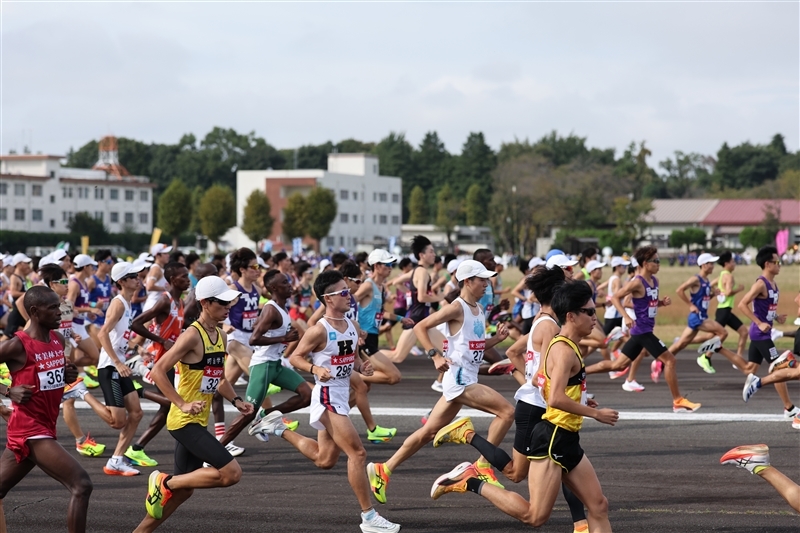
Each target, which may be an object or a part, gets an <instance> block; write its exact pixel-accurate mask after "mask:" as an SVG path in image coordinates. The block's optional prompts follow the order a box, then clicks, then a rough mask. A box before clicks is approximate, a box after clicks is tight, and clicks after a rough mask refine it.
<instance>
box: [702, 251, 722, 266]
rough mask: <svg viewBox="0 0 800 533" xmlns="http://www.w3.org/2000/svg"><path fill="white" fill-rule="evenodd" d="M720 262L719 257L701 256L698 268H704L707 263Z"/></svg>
mask: <svg viewBox="0 0 800 533" xmlns="http://www.w3.org/2000/svg"><path fill="white" fill-rule="evenodd" d="M718 260H719V256H718V255H712V254H700V257H698V258H697V266H703V265H705V264H706V263H716V262H717V261H718Z"/></svg>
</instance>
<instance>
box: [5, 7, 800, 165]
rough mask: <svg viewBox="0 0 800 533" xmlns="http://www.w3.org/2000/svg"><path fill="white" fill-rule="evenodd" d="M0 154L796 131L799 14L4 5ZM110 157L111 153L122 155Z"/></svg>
mask: <svg viewBox="0 0 800 533" xmlns="http://www.w3.org/2000/svg"><path fill="white" fill-rule="evenodd" d="M0 15H2V80H1V81H2V102H0V103H1V104H2V146H0V151H2V153H7V152H8V150H9V149H17V150H21V148H22V146H23V145H24V144H28V143H31V144H32V147H33V149H34V150H35V151H42V152H46V153H56V154H64V153H66V152H67V150H68V149H69V148H70V147H75V148H77V147H79V146H81V145H83V144H84V143H85V142H87V141H88V140H90V139H97V138H99V137H101V136H103V135H105V134H107V133H113V134H115V135H117V136H120V137H122V136H124V137H131V138H135V139H140V140H142V141H146V142H165V143H174V142H177V140H178V139H179V138H180V136H181V135H182V134H184V133H194V134H196V135H198V136H202V135H204V134H205V133H206V132H208V131H209V130H210V129H211V128H212V127H213V126H222V127H231V128H234V129H236V130H239V131H242V132H247V131H252V130H255V132H256V133H257V134H258V135H260V136H263V137H265V138H266V139H267V141H268V142H270V143H271V144H273V145H275V146H277V147H279V148H289V147H294V146H298V145H301V144H308V143H322V142H324V141H327V140H333V141H338V140H341V139H345V138H349V137H354V138H356V139H361V140H371V141H377V140H379V139H381V138H382V137H384V136H385V135H386V134H387V133H388V132H389V131H401V132H405V133H406V136H407V138H408V139H409V140H410V141H411V142H413V143H415V144H417V143H419V141H420V140H421V139H422V137H423V135H424V134H425V132H427V131H430V130H436V131H438V132H439V135H440V136H441V137H442V139H443V140H444V142H445V144H446V146H447V148H448V149H449V150H450V151H451V152H460V150H461V145H462V143H463V142H464V140H465V139H466V136H467V135H468V133H469V132H471V131H482V132H484V134H485V135H486V138H487V141H488V142H489V143H490V144H491V145H492V146H494V147H495V148H498V147H499V146H500V144H501V143H502V142H505V141H511V140H513V139H514V138H515V137H517V138H520V139H524V138H526V137H527V138H530V139H531V140H534V139H537V138H539V137H541V136H542V135H544V134H546V133H548V132H549V131H551V130H554V129H555V130H558V131H559V132H560V133H562V134H567V133H570V132H574V133H576V134H578V135H581V136H585V137H588V144H589V145H590V146H597V147H601V148H606V147H615V148H617V150H618V152H617V153H618V154H619V153H620V151H621V150H622V149H623V148H624V147H625V146H626V145H627V144H628V143H630V142H631V141H633V140H636V141H641V140H646V141H647V144H648V146H649V147H650V148H651V150H652V151H653V154H654V156H653V158H652V159H651V160H650V164H651V165H654V166H655V165H656V163H657V161H659V160H661V159H663V158H664V157H666V156H668V155H670V154H671V153H672V152H673V151H674V150H682V151H686V152H690V151H694V152H701V153H705V154H713V153H716V151H717V150H718V149H719V147H720V145H721V144H722V142H724V141H727V142H729V143H731V144H738V143H740V142H743V141H747V140H749V141H751V142H754V143H766V142H769V139H770V138H771V137H772V135H774V134H775V133H777V132H780V133H782V134H783V135H785V136H786V139H787V144H788V145H789V148H790V149H792V150H797V149H798V143H799V142H800V134H799V133H798V128H800V106H799V105H798V99H799V98H798V92H799V91H800V87H799V84H798V78H800V67H799V65H800V51H799V50H800V38H799V37H798V35H799V31H798V27H799V26H800V7H799V5H798V3H797V2H784V3H767V2H760V3H527V4H522V3H300V2H297V3H275V4H270V3H235V4H231V3H227V4H226V3H139V4H137V3H115V2H106V3H69V4H60V5H59V4H52V3H49V4H48V3H42V4H26V3H24V2H21V3H7V2H4V3H3V4H2V13H0ZM123 163H124V162H123Z"/></svg>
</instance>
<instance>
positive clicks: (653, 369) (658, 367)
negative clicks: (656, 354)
mask: <svg viewBox="0 0 800 533" xmlns="http://www.w3.org/2000/svg"><path fill="white" fill-rule="evenodd" d="M663 371H664V363H662V362H661V361H659V360H658V359H656V360H655V361H653V362H652V363H650V379H652V380H653V383H658V379H659V378H660V377H661V372H663Z"/></svg>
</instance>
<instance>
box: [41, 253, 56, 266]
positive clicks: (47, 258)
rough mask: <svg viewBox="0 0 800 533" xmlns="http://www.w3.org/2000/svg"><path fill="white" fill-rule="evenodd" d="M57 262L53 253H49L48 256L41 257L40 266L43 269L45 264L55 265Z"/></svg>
mask: <svg viewBox="0 0 800 533" xmlns="http://www.w3.org/2000/svg"><path fill="white" fill-rule="evenodd" d="M55 264H56V262H55V261H54V260H53V255H52V254H47V255H46V256H44V257H42V258H41V259H39V268H40V269H41V268H42V267H43V266H47V265H55Z"/></svg>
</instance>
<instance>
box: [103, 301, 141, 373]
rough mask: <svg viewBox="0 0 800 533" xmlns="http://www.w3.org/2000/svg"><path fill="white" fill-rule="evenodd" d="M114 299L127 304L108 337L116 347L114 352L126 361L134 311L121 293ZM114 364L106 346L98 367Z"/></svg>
mask: <svg viewBox="0 0 800 533" xmlns="http://www.w3.org/2000/svg"><path fill="white" fill-rule="evenodd" d="M114 300H119V301H120V302H122V305H124V306H125V311H124V312H123V313H122V316H121V317H119V322H117V324H116V325H115V326H114V329H112V330H111V331H109V332H108V339H109V341H110V342H111V346H113V347H114V353H116V354H117V359H119V360H120V361H122V362H123V363H124V362H125V359H126V357H125V353H126V352H127V351H128V339H130V338H131V324H132V323H133V313H132V312H131V306H130V304H129V303H128V302H126V301H125V298H123V297H122V295H121V294H118V295H117V296H115V297H114ZM108 366H114V362H113V361H112V360H111V357H110V356H109V355H108V352H106V349H105V348H102V349H101V350H100V360H99V361H98V363H97V368H106V367H108Z"/></svg>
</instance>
